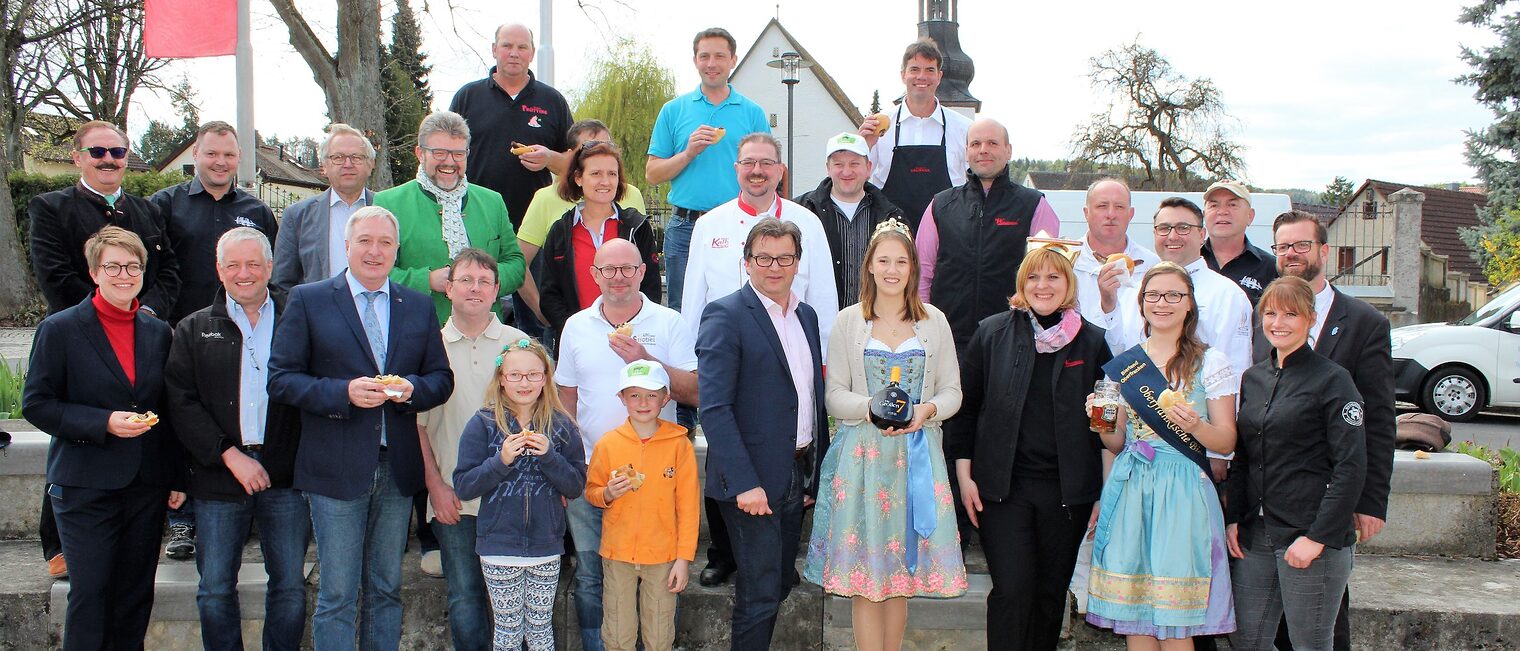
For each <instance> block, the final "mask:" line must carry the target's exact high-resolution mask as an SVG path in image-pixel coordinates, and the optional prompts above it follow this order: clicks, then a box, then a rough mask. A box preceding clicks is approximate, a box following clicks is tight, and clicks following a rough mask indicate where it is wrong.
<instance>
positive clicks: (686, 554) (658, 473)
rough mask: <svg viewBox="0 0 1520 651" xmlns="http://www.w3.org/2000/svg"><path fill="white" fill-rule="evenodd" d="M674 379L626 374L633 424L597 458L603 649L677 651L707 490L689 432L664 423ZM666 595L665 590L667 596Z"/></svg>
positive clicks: (650, 371)
mask: <svg viewBox="0 0 1520 651" xmlns="http://www.w3.org/2000/svg"><path fill="white" fill-rule="evenodd" d="M669 386H670V376H669V374H667V373H666V372H665V367H664V366H662V365H660V363H659V362H648V361H643V360H640V361H636V362H632V363H630V364H628V365H627V366H625V367H623V370H622V381H621V382H620V383H619V385H618V398H619V399H621V400H622V401H623V406H624V407H626V408H627V409H628V420H627V421H625V422H624V423H623V424H622V425H621V426H619V427H618V428H617V429H614V430H612V431H610V432H608V433H607V434H606V435H605V436H603V437H602V439H601V440H600V441H598V442H597V444H596V449H595V450H594V451H593V452H592V453H591V464H590V466H589V467H588V468H587V470H586V500H587V501H589V502H590V503H591V504H592V506H595V507H597V508H602V509H606V512H604V513H603V514H602V546H601V549H600V552H601V556H602V609H603V615H602V643H603V644H604V645H605V646H606V648H607V649H608V651H625V650H626V651H633V649H634V648H635V646H636V644H637V642H638V638H639V629H640V628H641V627H642V629H643V633H644V649H645V650H646V651H667V650H668V649H670V648H671V647H672V646H673V645H674V644H675V637H676V631H675V612H676V594H677V593H679V592H681V591H682V590H685V589H686V582H687V579H688V578H689V576H688V573H689V566H690V564H691V561H692V559H693V558H694V557H695V556H696V553H697V519H698V518H699V517H700V513H701V510H702V489H701V485H700V483H699V482H698V481H697V455H696V451H695V450H694V449H693V448H692V445H691V441H690V440H689V439H687V438H686V428H684V427H681V426H680V425H677V424H675V423H672V422H670V421H665V420H660V409H661V408H662V407H664V406H665V403H666V402H669V401H670V388H669ZM661 588H663V589H661Z"/></svg>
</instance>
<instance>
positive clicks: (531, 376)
mask: <svg viewBox="0 0 1520 651" xmlns="http://www.w3.org/2000/svg"><path fill="white" fill-rule="evenodd" d="M523 380H527V381H529V382H543V381H544V372H543V371H533V372H532V373H519V372H517V371H512V372H511V373H508V374H507V381H508V382H522V381H523Z"/></svg>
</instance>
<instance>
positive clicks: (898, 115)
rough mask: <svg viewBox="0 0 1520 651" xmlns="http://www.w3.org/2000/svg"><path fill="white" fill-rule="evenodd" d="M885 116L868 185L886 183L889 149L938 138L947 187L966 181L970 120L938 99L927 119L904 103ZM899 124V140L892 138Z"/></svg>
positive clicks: (936, 140) (873, 156)
mask: <svg viewBox="0 0 1520 651" xmlns="http://www.w3.org/2000/svg"><path fill="white" fill-rule="evenodd" d="M942 108H944V111H945V118H944V121H943V122H941V121H940V109H942ZM887 116H888V117H890V118H892V121H891V124H890V125H889V126H887V132H886V133H883V134H881V137H880V138H877V139H876V146H874V147H872V148H871V183H874V184H876V187H878V188H879V187H882V186H883V185H885V184H886V182H887V175H889V174H891V172H892V148H893V147H895V146H897V145H938V144H939V143H940V138H941V137H943V138H944V141H945V165H946V166H947V167H946V168H945V169H947V170H949V172H950V187H952V188H953V187H956V186H959V185H961V184H963V183H965V182H966V169H967V168H969V167H970V165H969V164H968V163H967V162H966V135H967V133H968V132H970V131H971V118H968V117H966V116H965V115H962V114H961V113H960V112H959V111H956V110H954V109H949V108H945V107H943V106H940V103H939V99H938V98H936V99H935V100H934V110H932V111H930V112H929V116H928V117H922V118H921V117H918V116H916V115H913V113H912V112H911V111H909V110H908V106H907V102H903V103H902V104H898V105H897V109H896V110H893V111H888V112H887ZM899 122H901V129H902V138H897V137H896V136H897V130H898V128H899V126H898V123H899ZM894 141H895V142H894ZM803 302H806V301H803Z"/></svg>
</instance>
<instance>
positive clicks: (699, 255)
mask: <svg viewBox="0 0 1520 651" xmlns="http://www.w3.org/2000/svg"><path fill="white" fill-rule="evenodd" d="M778 210H779V212H780V214H779V215H778V214H776V213H777V211H778ZM765 217H777V218H779V219H781V220H782V221H788V222H792V223H793V224H796V225H797V228H798V229H800V230H801V231H802V259H801V260H798V261H797V265H798V268H797V277H796V279H794V280H793V281H792V292H794V293H796V294H797V296H798V297H800V298H801V299H802V302H803V303H807V304H808V305H809V306H811V307H812V308H813V311H814V312H816V313H817V314H818V337H819V342H818V347H819V349H820V350H823V351H825V354H826V353H827V351H828V341H829V330H830V329H831V328H833V326H834V317H836V316H838V314H839V310H837V309H835V308H836V307H837V306H838V305H839V294H838V292H839V290H838V288H836V287H835V286H834V255H833V253H832V252H831V251H830V249H829V236H828V234H827V233H825V232H824V230H823V222H820V221H818V216H817V215H814V214H813V213H812V212H811V211H809V210H808V209H807V208H803V207H802V206H800V205H798V204H796V203H793V202H791V201H788V200H786V199H781V198H778V200H777V202H776V203H775V204H772V205H771V207H770V208H769V209H767V210H766V211H765V212H761V213H759V214H757V215H754V216H751V215H750V214H749V213H747V212H744V209H742V208H740V207H739V200H738V199H734V200H733V201H730V202H728V203H725V204H723V205H721V206H718V207H717V208H713V209H712V210H710V211H708V212H707V214H705V215H702V218H701V219H699V220H697V223H696V224H695V225H693V226H692V229H691V250H690V253H688V254H687V256H686V285H685V286H684V287H683V288H682V290H681V318H682V319H684V320H685V321H686V327H687V329H688V330H689V331H690V334H691V339H692V341H696V339H697V327H698V326H699V325H701V322H702V310H704V309H706V308H707V304H708V303H711V302H713V301H715V300H718V299H720V298H723V297H724V296H728V295H729V294H732V293H734V292H737V291H739V288H740V287H743V286H744V283H746V282H748V281H749V275H748V274H746V273H745V271H744V240H745V238H747V237H748V236H749V231H750V229H751V228H754V227H755V223H756V222H758V221H760V220H761V219H762V218H765ZM810 279H817V282H810ZM825 361H827V360H825Z"/></svg>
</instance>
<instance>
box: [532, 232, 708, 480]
mask: <svg viewBox="0 0 1520 651" xmlns="http://www.w3.org/2000/svg"><path fill="white" fill-rule="evenodd" d="M702 219H707V216H706V215H703V217H702ZM640 296H642V294H641V295H640ZM628 323H629V324H631V325H632V326H633V338H634V339H635V340H636V341H638V342H639V343H641V344H643V345H644V349H645V350H647V351H649V354H650V355H653V356H654V357H655V359H658V360H660V362H662V363H664V364H666V365H669V366H672V367H674V368H678V369H681V370H685V371H692V370H696V368H697V353H696V344H695V342H694V341H693V339H692V335H691V331H690V330H688V329H687V327H686V324H685V323H684V322H683V321H682V320H681V314H680V313H679V312H676V311H675V310H672V309H670V308H668V307H665V306H664V305H660V304H659V303H655V302H653V301H650V300H649V299H648V298H647V297H646V298H644V307H642V308H640V309H639V313H638V314H636V315H634V317H633V319H632V320H630V321H629V322H628ZM618 325H619V324H616V323H610V322H608V321H607V317H606V316H604V315H603V314H602V298H601V297H600V296H599V297H597V299H596V300H595V301H593V302H592V303H591V307H588V308H586V309H584V310H581V311H579V312H576V313H575V314H572V315H570V318H569V319H566V320H565V329H564V331H563V332H561V333H560V339H559V365H558V366H557V367H556V368H555V370H554V381H555V383H557V384H559V385H560V386H563V387H575V390H576V391H575V422H576V423H577V424H578V425H580V430H581V442H582V443H584V444H585V449H586V457H587V459H589V458H590V457H591V451H592V450H594V449H596V442H597V441H600V440H601V439H602V436H603V435H604V434H606V433H607V432H610V431H612V430H613V429H616V428H617V426H619V425H621V424H623V421H624V420H627V419H628V409H627V408H625V407H623V403H622V401H620V400H618V395H617V393H618V378H619V371H621V370H623V367H624V366H627V365H628V363H627V362H624V361H623V358H621V357H618V354H617V353H616V352H614V351H613V350H612V346H611V345H610V344H608V342H607V335H609V334H611V333H612V331H613V329H614V328H616V327H617V326H618ZM660 418H663V419H665V420H668V421H671V422H675V420H676V403H675V401H674V400H672V401H670V402H669V403H667V404H666V405H665V408H664V409H662V410H661V411H660Z"/></svg>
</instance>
